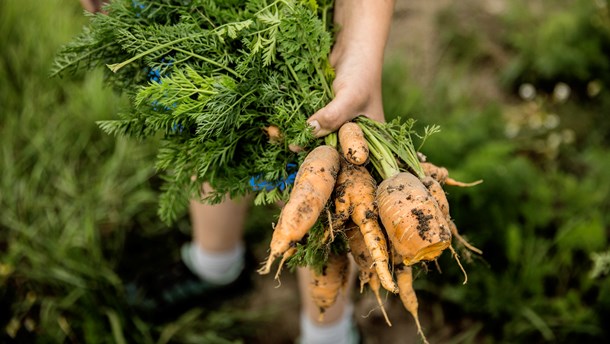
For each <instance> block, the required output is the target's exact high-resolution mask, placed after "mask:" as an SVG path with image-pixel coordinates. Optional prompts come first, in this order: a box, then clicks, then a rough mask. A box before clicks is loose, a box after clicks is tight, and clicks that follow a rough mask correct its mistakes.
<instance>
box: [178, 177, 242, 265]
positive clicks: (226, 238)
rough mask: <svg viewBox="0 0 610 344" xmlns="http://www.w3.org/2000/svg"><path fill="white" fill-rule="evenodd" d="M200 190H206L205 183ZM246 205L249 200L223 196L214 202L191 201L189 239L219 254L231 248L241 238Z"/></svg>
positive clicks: (237, 243) (207, 187) (207, 186)
mask: <svg viewBox="0 0 610 344" xmlns="http://www.w3.org/2000/svg"><path fill="white" fill-rule="evenodd" d="M203 190H204V192H205V191H208V190H210V187H209V185H204V186H203ZM248 208H249V199H243V200H239V201H234V200H231V199H227V200H225V201H223V202H222V203H220V204H215V205H209V204H204V203H201V202H199V201H198V200H192V201H191V203H190V216H191V224H192V226H193V242H194V243H196V244H197V245H198V246H199V247H201V248H202V249H204V250H206V251H209V252H217V253H221V252H226V251H230V250H232V249H234V248H235V247H236V246H237V245H239V243H240V242H241V240H242V235H243V228H244V223H245V220H246V216H247V212H248Z"/></svg>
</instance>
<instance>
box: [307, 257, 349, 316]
mask: <svg viewBox="0 0 610 344" xmlns="http://www.w3.org/2000/svg"><path fill="white" fill-rule="evenodd" d="M348 270H349V259H348V257H347V254H342V255H339V254H334V253H330V254H329V256H328V259H327V261H326V263H325V264H324V266H323V267H322V271H320V272H317V271H316V270H314V269H310V272H311V277H312V278H311V283H310V285H309V293H310V295H311V298H312V299H313V301H314V303H315V304H316V306H317V307H318V309H319V310H320V319H319V320H320V321H322V320H323V319H324V312H325V311H326V309H328V307H330V306H332V305H333V304H334V303H335V301H337V296H339V292H340V291H341V290H342V289H344V288H343V287H345V285H346V283H347V278H348V275H349V274H348V273H349V271H348Z"/></svg>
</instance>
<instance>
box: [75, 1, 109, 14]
mask: <svg viewBox="0 0 610 344" xmlns="http://www.w3.org/2000/svg"><path fill="white" fill-rule="evenodd" d="M104 2H105V1H102V0H80V4H81V5H82V6H83V8H84V9H85V10H87V11H89V12H97V11H99V10H101V9H102V5H103V4H104Z"/></svg>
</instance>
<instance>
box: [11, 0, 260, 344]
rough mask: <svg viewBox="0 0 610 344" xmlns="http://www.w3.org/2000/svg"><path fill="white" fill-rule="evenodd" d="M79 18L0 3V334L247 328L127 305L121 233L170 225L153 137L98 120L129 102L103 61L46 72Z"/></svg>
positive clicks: (196, 333) (51, 5)
mask: <svg viewBox="0 0 610 344" xmlns="http://www.w3.org/2000/svg"><path fill="white" fill-rule="evenodd" d="M58 18H59V19H58ZM83 19H84V18H83V15H82V9H81V7H80V4H78V2H75V1H68V0H54V1H44V2H39V1H32V0H30V1H2V2H0V44H2V46H3V49H2V51H1V52H0V81H1V82H2V85H3V86H2V92H0V104H2V110H1V111H0V157H1V158H0V169H1V170H2V175H1V178H0V190H1V191H0V248H1V250H0V251H1V252H0V342H3V343H4V342H42V343H62V342H86V343H153V342H157V338H160V337H163V339H164V340H167V341H170V340H182V341H184V342H187V341H190V342H193V341H197V340H198V341H202V340H207V339H208V338H212V339H213V340H210V341H209V342H217V343H221V342H223V341H224V342H235V341H236V340H237V338H240V337H244V335H243V333H238V330H234V329H232V328H231V327H236V328H237V327H239V328H241V329H244V330H245V329H246V328H247V326H245V325H244V326H242V324H244V323H246V322H247V323H251V324H256V323H257V321H259V320H260V318H261V317H263V316H264V315H262V313H258V314H252V313H249V312H240V313H239V314H238V313H235V312H234V311H232V310H226V311H223V312H217V313H210V312H203V313H202V312H201V311H200V312H199V313H197V314H196V316H197V318H196V319H195V320H194V321H193V322H192V323H189V324H188V325H183V327H182V328H180V333H175V332H170V330H169V329H168V328H166V327H160V328H155V327H153V326H152V325H150V324H147V323H145V322H143V321H142V320H140V319H138V318H137V317H134V315H133V314H132V312H131V310H130V309H129V307H128V305H127V304H126V301H125V297H124V289H123V279H124V278H126V277H125V276H124V275H122V274H121V271H119V267H120V266H123V265H124V264H125V262H126V261H129V260H130V259H131V258H132V257H133V255H134V252H130V251H126V250H125V242H126V237H127V236H129V235H132V233H133V231H134V230H137V231H138V232H139V233H140V235H144V234H146V233H147V234H148V235H152V234H153V233H156V234H158V233H162V232H164V231H167V228H166V227H165V226H163V225H161V224H159V222H158V220H157V215H156V211H155V209H156V207H157V203H158V197H159V195H158V191H157V190H156V187H155V183H156V177H155V171H154V169H153V165H154V158H155V150H154V149H155V147H156V140H154V139H153V140H151V142H150V144H149V145H135V144H134V142H133V141H130V140H128V139H126V138H120V139H116V138H113V137H110V136H108V135H105V134H104V133H103V132H102V131H101V130H100V129H99V128H98V127H97V126H96V124H95V122H96V121H100V120H107V119H108V118H111V116H112V114H114V113H117V112H119V111H120V109H122V108H125V107H126V106H127V105H128V99H126V97H119V96H118V95H117V94H115V93H113V92H112V90H110V89H107V88H104V87H103V80H104V78H105V76H104V74H103V72H102V71H100V70H97V71H92V72H90V73H87V74H86V75H83V76H79V77H74V78H65V79H59V78H49V77H48V74H49V70H50V69H51V65H52V61H53V57H54V54H55V53H56V51H57V50H58V49H59V47H60V45H61V44H63V43H64V42H66V41H67V40H68V39H70V37H71V36H72V35H73V34H74V33H76V32H77V31H78V30H79V29H80V28H81V25H84V24H85V21H84V20H83ZM138 268H141V267H138ZM192 318H193V317H191V320H192ZM223 321H224V322H223ZM202 323H203V324H204V325H205V326H200V325H201V324H202ZM191 324H193V325H194V324H198V325H199V326H200V328H195V327H193V326H191ZM174 326H176V324H174ZM162 333H163V335H161V334H162Z"/></svg>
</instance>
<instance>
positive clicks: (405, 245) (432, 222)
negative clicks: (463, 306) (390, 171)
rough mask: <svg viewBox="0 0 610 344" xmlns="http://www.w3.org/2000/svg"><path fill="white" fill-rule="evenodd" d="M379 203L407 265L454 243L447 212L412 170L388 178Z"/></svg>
mask: <svg viewBox="0 0 610 344" xmlns="http://www.w3.org/2000/svg"><path fill="white" fill-rule="evenodd" d="M377 205H378V207H379V217H380V218H381V221H382V222H383V225H384V227H385V229H386V232H387V234H388V237H389V238H390V241H391V242H392V245H393V247H394V248H395V249H396V251H397V252H398V253H399V254H400V255H401V256H402V257H403V258H404V261H403V262H404V263H405V264H406V265H412V264H415V263H417V262H419V261H422V260H434V259H436V258H437V257H438V256H439V255H440V254H441V253H442V251H444V250H445V249H446V248H447V247H448V246H449V245H450V244H451V231H450V229H449V224H448V223H447V220H446V218H445V216H444V215H443V213H442V211H441V210H440V208H439V206H438V204H437V203H436V201H435V200H434V198H433V197H432V196H431V195H430V193H429V192H428V189H426V187H425V186H424V185H423V184H422V182H421V181H420V180H419V179H418V178H417V177H415V176H414V175H412V174H411V173H408V172H400V173H397V174H394V175H393V176H391V177H389V178H387V179H385V180H384V181H383V182H382V183H381V184H380V185H379V188H378V189H377Z"/></svg>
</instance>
